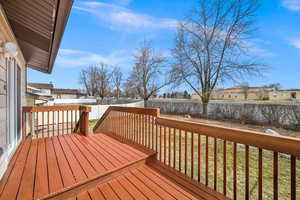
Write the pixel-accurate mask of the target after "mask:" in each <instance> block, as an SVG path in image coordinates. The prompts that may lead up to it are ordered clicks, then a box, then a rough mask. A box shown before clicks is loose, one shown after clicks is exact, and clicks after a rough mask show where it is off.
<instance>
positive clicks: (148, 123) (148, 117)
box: [147, 115, 150, 149]
mask: <svg viewBox="0 0 300 200" xmlns="http://www.w3.org/2000/svg"><path fill="white" fill-rule="evenodd" d="M147 128H148V148H149V149H150V115H148V116H147Z"/></svg>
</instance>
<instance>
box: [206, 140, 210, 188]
mask: <svg viewBox="0 0 300 200" xmlns="http://www.w3.org/2000/svg"><path fill="white" fill-rule="evenodd" d="M208 168H209V167H208V136H206V144H205V185H206V186H208Z"/></svg>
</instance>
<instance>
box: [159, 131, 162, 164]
mask: <svg viewBox="0 0 300 200" xmlns="http://www.w3.org/2000/svg"><path fill="white" fill-rule="evenodd" d="M161 129H162V126H159V160H160V161H161V156H162V152H161V150H162V135H161V134H162V130H161Z"/></svg>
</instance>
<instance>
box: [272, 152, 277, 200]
mask: <svg viewBox="0 0 300 200" xmlns="http://www.w3.org/2000/svg"><path fill="white" fill-rule="evenodd" d="M273 199H274V200H277V199H278V152H274V153H273Z"/></svg>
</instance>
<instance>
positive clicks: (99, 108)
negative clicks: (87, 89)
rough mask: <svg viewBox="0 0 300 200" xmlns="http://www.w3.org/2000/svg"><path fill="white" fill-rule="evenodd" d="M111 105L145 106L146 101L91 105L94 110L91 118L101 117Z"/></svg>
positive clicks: (90, 115)
mask: <svg viewBox="0 0 300 200" xmlns="http://www.w3.org/2000/svg"><path fill="white" fill-rule="evenodd" d="M109 106H123V107H140V108H143V107H144V101H139V102H135V103H127V104H114V105H91V106H90V107H91V108H92V112H90V114H89V119H90V120H96V119H100V118H101V117H102V115H103V114H104V113H105V111H106V110H107V109H108V107H109Z"/></svg>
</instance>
